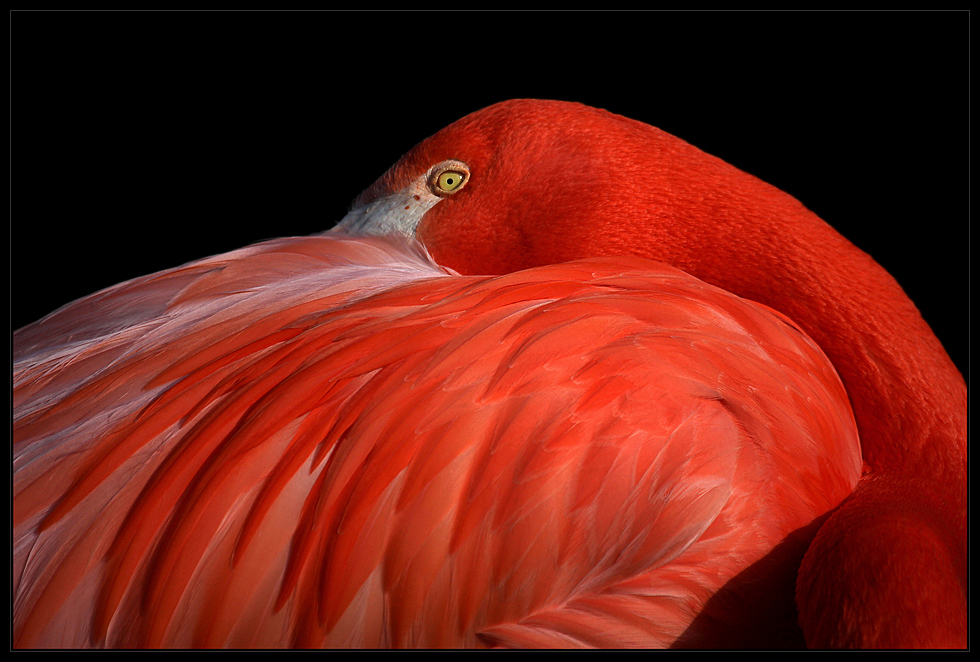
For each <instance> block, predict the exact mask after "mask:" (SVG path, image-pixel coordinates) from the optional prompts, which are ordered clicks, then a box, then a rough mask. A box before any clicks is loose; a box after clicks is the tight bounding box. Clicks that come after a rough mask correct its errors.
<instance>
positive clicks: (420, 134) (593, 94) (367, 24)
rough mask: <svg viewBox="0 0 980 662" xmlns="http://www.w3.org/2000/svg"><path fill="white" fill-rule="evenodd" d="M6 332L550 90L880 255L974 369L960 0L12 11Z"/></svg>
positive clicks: (313, 223) (263, 234) (325, 196)
mask: <svg viewBox="0 0 980 662" xmlns="http://www.w3.org/2000/svg"><path fill="white" fill-rule="evenodd" d="M10 16H11V19H10V20H11V201H12V202H11V222H10V238H11V327H12V328H14V329H15V328H19V327H20V326H22V325H24V324H26V323H29V322H31V321H34V320H36V319H38V318H40V317H42V316H44V315H45V314H47V313H49V312H51V311H53V310H54V309H56V308H58V307H59V306H61V305H64V304H65V303H68V302H69V301H72V300H74V299H76V298H78V297H80V296H83V295H86V294H89V293H91V292H93V291H96V290H98V289H101V288H103V287H107V286H110V285H113V284H115V283H117V282H119V281H122V280H125V279H129V278H133V277H136V276H140V275H143V274H146V273H150V272H154V271H158V270H160V269H165V268H169V267H173V266H177V265H179V264H182V263H184V262H187V261H189V260H192V259H196V258H200V257H205V256H207V255H212V254H215V253H220V252H224V251H227V250H231V249H234V248H238V247H240V246H243V245H246V244H249V243H253V242H255V241H259V240H262V239H266V238H270V237H276V236H283V235H302V234H309V233H313V232H319V231H322V230H325V229H328V228H329V227H330V226H331V225H333V223H335V222H336V221H337V220H339V219H340V218H341V217H342V216H343V215H344V214H345V213H346V211H347V209H348V206H349V204H350V202H351V200H352V199H353V198H354V197H356V196H357V194H358V193H360V191H361V190H362V189H364V188H366V187H367V186H368V185H370V184H371V183H372V182H373V181H374V179H376V178H377V177H378V176H379V175H380V174H382V173H383V172H384V171H385V170H386V169H387V167H388V166H389V165H391V164H392V163H393V162H394V161H395V160H396V159H397V158H398V157H399V156H401V155H402V154H403V153H404V152H406V151H407V150H409V149H410V148H411V147H412V146H413V145H414V144H415V143H417V142H418V141H420V140H422V139H423V138H425V137H426V136H428V135H430V134H432V133H433V132H435V131H436V130H438V129H439V128H441V127H443V126H445V125H447V124H449V123H451V122H452V121H454V120H455V119H458V118H459V117H461V116H463V115H465V114H467V113H469V112H471V111H473V110H477V109H479V108H482V107H484V106H487V105H489V104H491V103H494V102H496V101H501V100H504V99H508V98H515V97H537V98H554V99H564V100H571V101H581V102H583V103H586V104H589V105H593V106H598V107H603V108H607V109H609V110H611V111H613V112H616V113H620V114H623V115H627V116H629V117H633V118H635V119H639V120H642V121H644V122H647V123H649V124H653V125H656V126H659V127H660V128H662V129H664V130H666V131H668V132H670V133H673V134H675V135H677V136H680V137H681V138H683V139H685V140H687V141H688V142H690V143H693V144H694V145H696V146H698V147H700V148H701V149H703V150H705V151H707V152H709V153H712V154H714V155H716V156H719V157H721V158H723V159H725V160H726V161H728V162H730V163H732V164H734V165H736V166H737V167H739V168H741V169H743V170H746V171H748V172H750V173H752V174H754V175H756V176H758V177H760V178H762V179H764V180H766V181H768V182H770V183H772V184H774V185H776V186H778V187H779V188H781V189H783V190H785V191H787V192H789V193H791V194H792V195H794V196H795V197H797V198H798V199H799V200H801V201H802V202H803V203H804V204H805V205H806V206H808V207H809V208H810V209H812V210H813V211H815V212H816V213H817V214H818V215H820V216H821V217H822V218H824V219H825V220H826V221H828V222H829V223H831V224H832V225H833V226H835V227H836V228H837V229H838V230H839V231H841V232H842V233H843V234H844V235H845V236H847V237H848V238H849V239H851V240H852V241H853V242H854V243H856V244H857V245H858V246H860V247H861V248H862V249H864V250H865V251H867V252H868V253H870V254H871V255H872V256H873V257H874V258H875V259H876V260H878V261H879V262H880V263H881V264H882V265H884V266H885V267H886V268H887V269H888V270H889V271H890V272H892V274H893V275H895V277H896V278H897V279H898V281H899V282H900V283H901V284H902V285H903V287H904V288H905V289H906V291H907V292H908V294H909V295H910V297H911V298H912V300H913V301H915V302H916V303H917V305H918V306H919V307H920V309H921V310H922V311H923V314H924V315H925V317H926V319H927V320H928V321H929V322H930V324H931V325H932V326H933V328H934V330H935V331H936V332H937V335H939V337H940V339H941V340H942V341H943V343H944V345H945V346H946V348H947V350H948V351H949V353H950V355H951V356H952V357H953V359H954V360H955V361H956V362H957V364H958V365H959V366H960V369H961V370H963V371H964V373H965V372H966V365H967V351H968V345H969V335H968V328H969V312H968V304H969V255H970V251H969V218H968V203H969V183H968V182H969V175H968V172H969V133H968V132H969V84H968V80H969V69H968V66H969V52H968V48H969V15H968V14H967V13H965V12H845V13H837V12H791V13H773V12H729V13H676V12H640V13H638V12H609V13H606V12H573V13H550V12H545V13H542V12H522V13H503V12H489V13H488V12H463V13H439V12H419V13H408V12H403V13H369V12H317V13H303V12H234V13H229V12H20V11H18V12H13V13H12V14H11V15H10Z"/></svg>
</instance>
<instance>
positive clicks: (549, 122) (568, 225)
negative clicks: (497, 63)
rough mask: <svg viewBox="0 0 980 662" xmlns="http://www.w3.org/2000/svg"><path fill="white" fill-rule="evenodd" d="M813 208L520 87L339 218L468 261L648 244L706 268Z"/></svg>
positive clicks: (434, 143) (553, 259)
mask: <svg viewBox="0 0 980 662" xmlns="http://www.w3.org/2000/svg"><path fill="white" fill-rule="evenodd" d="M805 213H808V212H806V210H805V209H803V207H802V206H801V205H800V204H799V203H798V202H797V201H796V200H794V199H793V198H791V197H790V196H788V195H786V194H784V193H782V192H780V191H779V190H777V189H775V188H773V187H771V186H769V185H768V184H765V183H763V182H761V181H760V180H758V179H756V178H755V177H752V176H751V175H748V174H746V173H743V172H741V171H739V170H738V169H736V168H734V167H732V166H730V165H728V164H727V163H725V162H723V161H721V160H720V159H717V158H715V157H712V156H710V155H708V154H705V153H704V152H702V151H700V150H699V149H697V148H695V147H693V146H691V145H689V144H688V143H686V142H684V141H683V140H681V139H679V138H676V137H674V136H671V135H670V134H667V133H665V132H663V131H661V130H659V129H657V128H654V127H652V126H649V125H647V124H643V123H641V122H638V121H635V120H631V119H628V118H625V117H621V116H619V115H615V114H613V113H610V112H608V111H605V110H599V109H595V108H590V107H588V106H583V105H580V104H576V103H567V102H561V101H539V100H527V99H521V100H513V101H506V102H502V103H498V104H496V105H493V106H490V107H488V108H485V109H483V110H480V111H477V112H475V113H472V114H471V115H468V116H466V117H464V118H463V119H461V120H459V121H457V122H455V123H454V124H451V125H450V126H448V127H446V128H445V129H443V130H441V131H439V132H438V133H436V134H435V135H433V136H432V137H430V138H428V139H427V140H425V141H423V142H422V143H420V144H419V145H417V146H416V147H415V148H414V149H412V150H411V151H410V152H409V153H408V154H406V155H405V156H404V157H402V158H401V159H400V160H399V161H398V162H397V163H396V164H395V165H394V166H392V168H391V169H390V170H389V171H388V172H387V173H385V174H384V175H383V176H382V177H381V178H380V179H379V180H378V181H377V182H375V183H374V184H373V185H372V186H371V187H370V188H369V189H367V190H366V191H365V192H364V193H363V194H362V195H361V196H360V197H359V198H358V199H357V201H356V202H355V205H354V209H353V211H351V212H350V214H348V216H347V217H346V218H345V219H344V220H343V221H342V223H341V227H344V228H346V229H347V230H349V231H355V232H365V233H371V234H385V233H390V232H399V233H402V234H405V235H409V236H414V237H416V238H417V239H419V240H420V241H422V243H423V244H425V246H426V247H427V248H428V249H429V251H430V253H431V254H432V256H433V257H434V258H435V260H436V261H437V262H439V263H440V264H443V265H446V266H449V267H452V268H454V269H456V270H457V271H460V272H461V273H507V272H511V271H516V270H519V269H524V268H528V267H533V266H538V265H542V264H554V263H559V262H565V261H568V260H572V259H577V258H582V257H591V256H597V255H640V256H643V257H649V258H652V259H657V260H660V261H663V262H667V263H670V264H673V265H674V266H677V267H679V268H682V269H684V270H686V271H689V272H691V273H694V274H695V275H698V274H699V272H703V271H705V269H706V265H709V264H711V263H715V262H718V259H719V258H729V257H731V255H730V254H731V253H732V250H733V249H732V244H731V241H730V237H731V236H732V235H733V234H734V233H735V230H736V226H738V225H741V224H744V223H745V221H746V220H747V219H749V220H752V221H760V220H761V221H763V222H765V221H771V220H772V219H778V218H781V217H783V218H785V217H786V216H792V215H796V216H799V215H800V214H805ZM706 218H709V219H711V222H710V223H705V221H704V219H706ZM756 234H758V231H756ZM704 276H707V277H709V278H710V274H704Z"/></svg>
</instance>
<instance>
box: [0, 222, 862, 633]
mask: <svg viewBox="0 0 980 662" xmlns="http://www.w3.org/2000/svg"><path fill="white" fill-rule="evenodd" d="M137 301H138V303H136V302H137ZM67 320H70V323H71V325H72V328H73V329H74V330H75V331H76V335H75V336H74V337H72V338H70V339H67V338H65V342H62V343H59V344H54V345H50V344H48V345H44V346H42V345H41V343H43V342H45V341H47V340H49V339H50V338H51V337H52V336H54V337H59V334H57V333H55V332H54V331H53V329H57V328H58V327H59V326H60V325H61V324H62V323H64V322H65V321H67ZM137 320H139V321H137ZM46 327H50V328H46ZM60 337H62V338H64V336H60ZM17 340H18V349H19V350H20V349H21V348H23V349H24V351H25V352H27V356H28V357H31V358H25V360H24V361H22V362H20V363H18V366H17V372H16V373H15V381H16V384H17V388H18V397H19V399H18V402H17V405H18V410H19V411H21V412H23V415H22V416H21V417H19V418H18V420H17V422H16V429H17V446H16V459H15V470H16V478H17V481H16V485H15V493H16V506H17V507H16V536H17V548H16V552H17V559H16V570H17V572H16V573H15V576H16V579H17V581H16V587H15V588H16V592H17V611H16V613H17V616H18V618H17V620H16V621H15V626H16V632H17V635H18V640H17V643H18V645H30V646H50V645H67V646H86V645H109V646H181V647H199V646H287V645H299V646H321V645H325V646H377V645H397V646H413V645H414V646H467V645H469V646H473V645H481V644H482V645H487V644H491V645H512V646H529V645H551V646H555V645H598V646H614V645H641V646H642V645H646V646H650V645H667V644H670V643H672V642H673V641H674V639H676V638H677V637H678V636H680V635H681V634H683V633H684V631H685V630H686V629H687V627H688V626H689V625H690V622H691V620H692V619H693V616H694V615H695V614H696V613H697V612H699V611H700V610H701V605H702V603H704V602H706V601H707V600H708V599H709V598H710V596H711V595H712V594H714V593H715V592H716V591H717V589H718V588H719V587H720V586H721V585H722V584H723V583H725V582H726V581H727V580H728V579H730V578H731V577H733V576H734V575H735V574H737V573H738V572H739V571H741V570H742V569H744V568H745V567H748V566H749V565H751V564H752V563H755V562H756V561H758V560H759V559H761V558H762V557H763V556H764V555H765V554H766V552H768V551H769V550H771V549H772V548H773V547H774V546H775V545H776V544H777V543H779V542H780V541H781V540H783V539H784V538H785V537H786V536H787V535H788V534H790V533H791V532H793V531H795V530H796V529H798V528H800V527H803V526H805V525H807V524H809V523H810V522H811V521H812V520H813V519H814V518H816V517H818V516H819V515H821V514H823V513H824V512H826V511H827V510H829V509H830V508H832V507H833V506H834V505H836V503H838V502H839V501H840V500H842V499H843V498H844V497H845V496H846V495H847V494H848V493H849V492H850V491H851V489H852V488H853V487H854V485H855V484H856V482H857V478H858V476H859V473H860V454H859V447H858V443H857V434H856V430H855V428H854V423H853V419H852V418H851V417H850V414H849V410H848V409H847V406H846V395H845V393H844V391H843V387H842V386H841V385H840V382H839V380H838V378H837V376H836V373H835V372H834V371H833V368H832V367H831V366H830V365H829V364H828V362H827V361H826V359H825V357H824V356H823V355H822V353H821V352H820V351H819V349H818V348H816V346H815V345H813V343H812V342H811V341H810V340H809V339H808V338H807V337H806V336H805V335H804V334H803V333H802V332H800V331H799V329H798V328H796V327H795V326H794V325H792V324H791V323H790V322H789V321H788V320H786V319H785V318H783V317H782V316H779V315H778V314H775V313H773V312H772V311H769V310H766V309H764V308H762V307H760V306H757V305H755V304H752V303H750V302H746V301H743V300H740V299H738V298H736V297H733V296H731V295H729V294H727V293H724V292H722V291H720V290H717V289H715V288H711V287H709V286H707V285H705V284H703V283H700V282H699V281H696V280H695V279H692V278H690V277H689V276H687V275H685V274H683V273H682V272H679V271H676V270H673V269H670V268H668V267H665V266H662V265H658V264H656V263H649V262H647V261H645V260H639V259H627V258H621V259H608V260H596V261H583V262H578V263H571V264H566V265H560V266H555V267H544V268H539V269H534V270H529V271H525V272H521V273H518V274H514V275H512V276H505V277H500V278H487V277H465V278H464V277H458V276H448V275H447V274H446V273H445V272H443V271H441V270H440V269H438V268H437V267H436V266H435V265H434V264H431V263H428V262H426V261H425V260H424V259H423V258H422V257H420V256H419V255H418V254H416V253H412V252H410V251H409V250H408V246H407V245H406V244H399V243H398V242H395V243H393V244H389V243H387V242H385V241H381V240H374V241H369V240H358V239H338V238H331V237H311V238H304V239H291V240H280V241H277V242H270V243H267V244H263V245H258V246H255V247H252V248H249V249H245V250H243V251H238V252H235V253H231V254H228V255H225V256H219V257H216V258H211V259H209V260H204V261H202V262H199V263H195V264H192V265H188V266H186V267H182V268H179V269H175V270H173V271H170V272H165V273H162V274H157V275H154V276H151V277H148V278H144V279H139V280H137V281H132V282H129V283H124V284H122V285H120V286H117V287H115V288H112V289H111V290H108V291H106V292H103V293H100V294H97V295H94V296H93V297H90V298H88V299H84V300H82V301H79V302H77V303H76V304H73V305H72V306H70V307H68V308H66V309H63V310H62V311H59V312H58V313H57V314H55V315H54V316H53V317H51V318H49V319H47V320H45V321H43V322H41V323H39V324H38V325H36V326H34V327H28V328H27V329H24V330H23V331H22V332H21V333H20V334H19V335H18V338H17ZM33 343H37V344H33ZM39 356H43V357H45V358H44V360H40V359H38V358H37V357H39ZM800 373H803V374H811V375H813V377H814V378H813V379H806V380H801V379H799V378H798V374H800ZM760 392H765V393H769V392H775V393H778V394H779V398H778V399H777V400H776V401H773V400H771V399H769V398H768V397H763V396H761V395H760ZM20 398H26V399H27V401H29V402H30V403H31V404H27V403H26V402H25V401H24V400H22V399H20ZM96 407H97V408H98V409H99V410H100V411H102V412H103V415H102V416H100V417H98V418H91V417H90V415H89V412H90V411H91V410H92V409H93V408H96ZM842 411H843V412H845V415H843V416H842V415H841V414H840V412H842ZM831 440H832V441H831ZM51 494H57V495H59V498H58V499H57V500H55V501H54V502H52V499H51V497H50V495H51ZM52 506H53V507H52ZM462 587H465V589H462ZM597 610H598V612H597ZM623 611H627V612H628V613H630V614H631V616H630V618H629V619H628V620H624V619H623V618H622V617H621V615H620V612H623Z"/></svg>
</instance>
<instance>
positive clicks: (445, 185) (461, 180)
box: [428, 160, 470, 196]
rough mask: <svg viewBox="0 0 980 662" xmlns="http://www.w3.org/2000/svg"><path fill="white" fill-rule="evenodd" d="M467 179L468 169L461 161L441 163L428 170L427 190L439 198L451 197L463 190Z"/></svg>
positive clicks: (468, 175)
mask: <svg viewBox="0 0 980 662" xmlns="http://www.w3.org/2000/svg"><path fill="white" fill-rule="evenodd" d="M469 177H470V168H469V166H468V165H466V164H465V163H463V162H462V161H456V160H449V161H443V162H442V163H440V164H438V165H436V166H433V168H432V169H431V170H429V182H428V183H429V190H430V191H432V192H433V193H435V194H436V195H439V196H446V195H452V194H453V193H455V192H456V191H458V190H460V189H461V188H463V186H464V185H465V184H466V182H467V180H468V179H469Z"/></svg>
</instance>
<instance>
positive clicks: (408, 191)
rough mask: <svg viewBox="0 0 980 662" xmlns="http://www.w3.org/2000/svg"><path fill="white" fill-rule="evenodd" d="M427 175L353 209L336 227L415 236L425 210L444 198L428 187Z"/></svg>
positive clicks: (354, 232)
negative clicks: (394, 191) (399, 189)
mask: <svg viewBox="0 0 980 662" xmlns="http://www.w3.org/2000/svg"><path fill="white" fill-rule="evenodd" d="M426 179H427V175H423V176H422V177H419V178H418V179H416V180H415V181H414V182H412V183H411V184H410V185H409V186H408V187H406V188H404V189H402V190H401V191H398V192H396V193H392V194H391V195H389V196H386V197H384V198H379V199H377V200H375V201H373V202H371V203H369V204H366V205H363V206H361V207H357V208H356V209H352V210H351V211H350V212H349V213H348V214H347V215H346V216H344V218H343V220H341V221H340V223H339V224H338V225H337V227H338V228H341V229H343V230H345V231H346V232H348V233H350V234H360V235H392V234H402V235H405V236H406V237H415V231H416V229H418V226H419V223H421V222H422V217H423V216H424V215H425V212H427V211H429V210H430V209H432V207H433V206H435V204H436V203H437V202H439V201H440V200H441V199H442V198H440V197H439V196H437V195H435V194H434V193H432V192H431V191H430V190H429V187H428V186H426Z"/></svg>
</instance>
